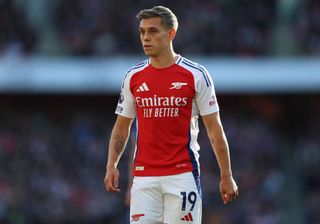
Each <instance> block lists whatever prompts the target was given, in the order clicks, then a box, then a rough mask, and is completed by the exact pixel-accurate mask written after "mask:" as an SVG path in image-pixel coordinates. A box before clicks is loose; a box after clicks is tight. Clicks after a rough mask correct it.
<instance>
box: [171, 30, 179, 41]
mask: <svg viewBox="0 0 320 224" xmlns="http://www.w3.org/2000/svg"><path fill="white" fill-rule="evenodd" d="M176 33H177V31H176V30H175V29H170V30H169V39H170V40H173V39H174V38H175V36H176Z"/></svg>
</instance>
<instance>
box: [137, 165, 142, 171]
mask: <svg viewBox="0 0 320 224" xmlns="http://www.w3.org/2000/svg"><path fill="white" fill-rule="evenodd" d="M136 171H144V166H136Z"/></svg>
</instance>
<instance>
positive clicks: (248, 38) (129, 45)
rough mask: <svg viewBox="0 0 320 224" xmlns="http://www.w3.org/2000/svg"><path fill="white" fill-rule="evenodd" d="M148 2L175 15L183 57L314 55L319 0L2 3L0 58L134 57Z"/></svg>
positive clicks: (318, 41)
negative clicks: (141, 12) (19, 55)
mask: <svg viewBox="0 0 320 224" xmlns="http://www.w3.org/2000/svg"><path fill="white" fill-rule="evenodd" d="M153 5H165V6H168V7H169V8H171V9H172V10H173V11H174V12H175V14H176V15H177V17H178V19H179V22H180V27H179V31H178V34H177V37H176V39H175V48H176V50H177V52H179V53H182V54H207V55H220V56H225V55H227V56H228V55H236V56H270V55H278V54H280V53H284V54H293V55H319V53H320V16H319V15H320V3H319V1H317V0H305V1H302V0H300V1H275V0H270V1H263V0H259V1H257V0H241V1H218V0H217V1H212V0H201V1H195V0H186V1H183V2H182V1H169V0H159V1H156V2H150V1H146V0H139V1H129V0H123V1H115V0H59V1H49V0H43V1H37V0H30V1H18V0H0V55H1V54H8V53H11V52H13V53H16V52H20V53H22V54H44V55H50V54H55V55H56V54H58V55H72V56H112V55H117V54H139V53H142V51H141V49H140V43H139V37H138V22H137V20H136V19H135V15H136V14H137V12H138V11H139V10H141V9H143V8H149V7H152V6H153ZM283 48H285V49H283Z"/></svg>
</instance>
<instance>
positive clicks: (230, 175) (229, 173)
mask: <svg viewBox="0 0 320 224" xmlns="http://www.w3.org/2000/svg"><path fill="white" fill-rule="evenodd" d="M220 178H221V179H227V178H228V179H229V178H232V173H231V172H226V173H220Z"/></svg>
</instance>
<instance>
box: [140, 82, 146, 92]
mask: <svg viewBox="0 0 320 224" xmlns="http://www.w3.org/2000/svg"><path fill="white" fill-rule="evenodd" d="M146 91H149V87H148V86H147V83H145V82H144V83H142V84H141V85H140V86H139V88H138V89H137V92H146Z"/></svg>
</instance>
